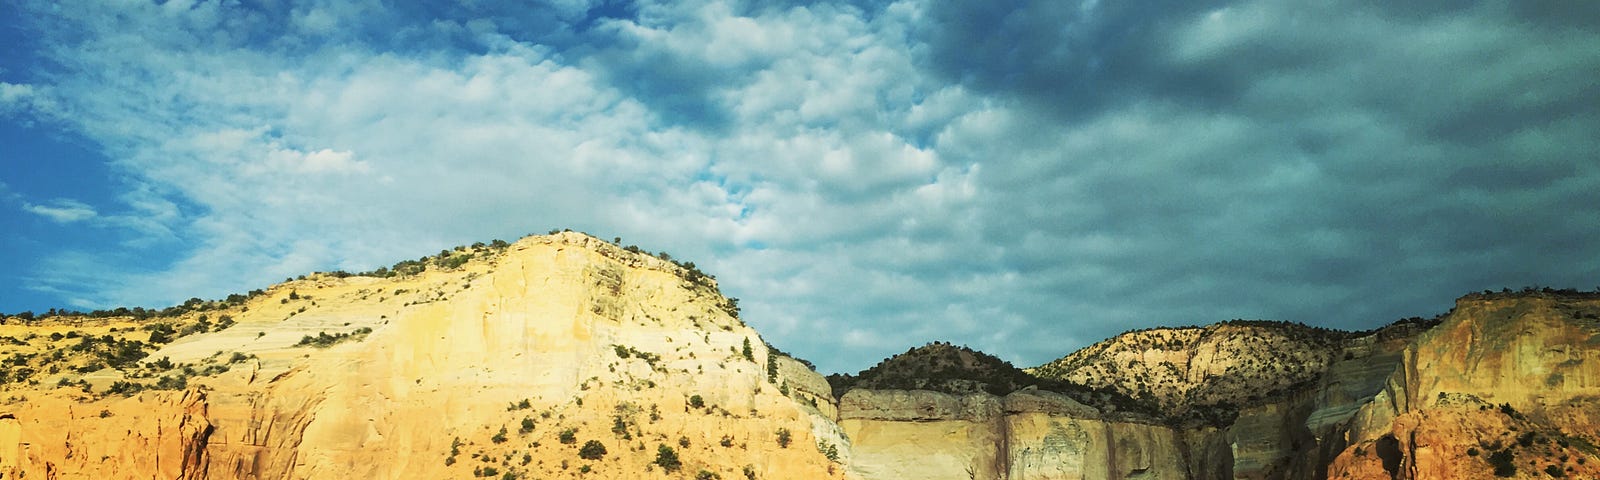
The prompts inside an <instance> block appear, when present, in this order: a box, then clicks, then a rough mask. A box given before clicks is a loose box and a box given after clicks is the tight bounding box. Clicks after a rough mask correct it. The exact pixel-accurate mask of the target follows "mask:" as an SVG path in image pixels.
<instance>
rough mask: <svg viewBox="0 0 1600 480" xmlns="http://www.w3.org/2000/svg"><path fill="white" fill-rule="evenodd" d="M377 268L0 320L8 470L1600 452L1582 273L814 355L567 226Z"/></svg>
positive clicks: (393, 474) (1382, 461)
mask: <svg viewBox="0 0 1600 480" xmlns="http://www.w3.org/2000/svg"><path fill="white" fill-rule="evenodd" d="M394 272H398V273H399V274H398V275H392V276H391V275H380V276H376V277H374V276H348V275H327V274H322V275H311V276H310V277H309V278H304V279H300V280H294V281H290V282H287V283H284V284H281V285H278V286H274V287H272V288H270V289H268V290H266V291H260V292H253V293H252V294H251V295H250V296H248V297H245V296H239V298H237V299H232V298H230V299H229V300H228V301H225V302H221V301H219V302H211V303H207V302H202V301H199V300H198V299H196V300H193V301H191V302H190V303H186V304H185V305H186V308H185V309H176V310H174V309H169V310H171V311H169V312H162V313H160V314H157V315H155V316H153V317H151V316H150V315H148V312H146V314H145V315H144V316H140V315H138V314H134V315H123V314H121V313H115V314H112V315H111V316H109V317H106V316H90V317H72V318H66V319H64V320H63V319H58V320H52V321H51V322H47V323H28V324H17V323H14V322H10V321H7V322H4V323H0V367H3V368H4V370H3V371H4V376H3V377H0V396H4V400H3V401H0V478H7V479H9V478H43V479H120V478H129V479H132V478H139V479H146V478H155V479H283V478H288V479H309V478H373V479H385V478H502V479H503V478H551V477H558V478H725V479H734V478H760V479H782V478H803V479H818V478H853V479H864V480H870V479H905V478H928V479H946V478H948V479H1006V480H1023V479H1101V478H1108V479H1109V478H1117V479H1123V478H1128V479H1207V480H1209V479H1230V478H1232V479H1316V480H1321V479H1327V478H1389V479H1432V478H1500V477H1507V476H1509V477H1520V478H1533V477H1546V476H1549V477H1567V478H1600V448H1597V447H1596V445H1600V294H1575V293H1563V292H1526V293H1522V294H1496V295H1469V296H1467V297H1463V298H1462V299H1461V300H1459V301H1458V302H1457V305H1456V308H1455V309H1454V310H1453V311H1452V313H1451V314H1449V315H1446V316H1443V317H1441V318H1439V319H1437V321H1422V320H1420V319H1415V320H1411V321H1403V322H1400V323H1397V324H1395V325H1393V326H1390V327H1387V328H1384V329H1381V330H1378V331H1374V332H1365V333H1360V334H1356V333H1347V332H1335V331H1328V330H1321V329H1313V328H1309V327H1304V326H1300V325H1294V324H1284V323H1276V322H1239V321H1235V322H1225V323H1223V324H1219V325H1212V326H1208V327H1190V328H1177V329H1155V330H1145V331H1140V332H1130V333H1128V334H1125V335H1123V336H1119V337H1117V338H1113V339H1109V340H1107V341H1105V342H1101V343H1098V344H1096V345H1094V346H1091V347H1089V348H1086V349H1084V350H1082V351H1079V352H1077V353H1073V354H1071V355H1068V356H1067V357H1064V358H1063V359H1061V360H1058V361H1056V362H1051V363H1050V364H1047V365H1044V366H1041V367H1038V368H1035V369H1032V370H1031V374H1030V373H1029V372H1025V371H1023V370H1019V369H1016V368H1015V367H1013V366H1011V365H1010V364H1009V363H1005V362H1004V361H1002V360H1000V359H998V358H995V357H992V356H989V355H986V354H982V353H981V352H976V351H972V350H970V349H967V348H965V347H955V346H953V345H950V344H947V343H942V342H937V343H934V344H930V345H929V346H926V347H921V348H917V349H912V350H911V351H908V352H907V354H905V355H902V356H897V357H896V358H891V359H888V360H886V361H885V362H883V363H880V364H879V365H878V366H877V367H874V368H873V369H869V370H867V371H864V372H862V375H861V376H859V377H856V376H849V375H843V376H838V377H830V378H829V379H826V380H825V379H824V378H823V377H822V376H820V375H818V374H817V373H816V372H814V371H812V370H811V369H810V368H808V366H807V365H806V364H805V363H804V362H803V361H799V360H795V359H792V358H789V357H787V356H785V355H783V354H781V353H780V352H778V351H776V350H775V349H772V348H769V347H768V346H767V344H766V342H764V341H762V339H761V337H760V336H759V334H757V332H755V331H754V330H752V329H750V328H749V327H748V326H746V325H745V324H744V323H743V322H741V321H740V320H739V319H738V318H737V317H736V313H737V306H736V303H734V302H733V301H731V300H729V299H727V298H724V297H723V296H722V295H720V294H719V293H718V292H717V287H716V283H715V281H714V280H712V279H711V278H709V277H708V276H705V275H704V274H702V273H700V272H698V271H696V270H694V269H693V267H692V265H689V264H678V263H674V262H671V261H669V260H665V259H664V257H663V258H658V257H656V256H651V255H648V254H642V253H641V252H639V251H638V250H637V249H625V248H621V247H618V246H617V245H613V244H611V243H609V242H605V241H602V240H599V239H596V238H593V237H589V236H586V235H581V234H575V233H559V234H552V235H548V236H538V237H529V238H526V239H523V240H521V241H518V242H516V243H514V244H500V245H497V246H494V247H481V246H474V247H473V248H472V249H465V248H463V249H458V250H455V251H446V252H441V254H440V255H439V256H437V257H429V258H425V259H424V260H419V261H417V262H410V261H407V262H401V263H400V264H397V265H396V266H395V269H394ZM135 313H137V312H135ZM836 392H837V393H840V394H841V395H840V396H839V397H837V399H836V397H835V393H836Z"/></svg>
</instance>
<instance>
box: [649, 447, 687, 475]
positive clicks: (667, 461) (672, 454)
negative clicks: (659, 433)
mask: <svg viewBox="0 0 1600 480" xmlns="http://www.w3.org/2000/svg"><path fill="white" fill-rule="evenodd" d="M655 464H656V466H658V467H661V469H662V470H665V471H666V472H667V473H672V472H676V471H678V469H679V468H682V467H683V462H682V461H681V460H678V452H677V451H676V450H673V449H672V447H669V446H667V445H666V444H661V445H659V446H657V447H656V461H655Z"/></svg>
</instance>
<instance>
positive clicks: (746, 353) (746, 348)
mask: <svg viewBox="0 0 1600 480" xmlns="http://www.w3.org/2000/svg"><path fill="white" fill-rule="evenodd" d="M740 353H743V354H744V359H745V360H749V361H752V362H754V361H756V357H755V352H753V351H751V350H750V339H749V338H748V337H747V338H745V339H744V350H743V351H741V352H740Z"/></svg>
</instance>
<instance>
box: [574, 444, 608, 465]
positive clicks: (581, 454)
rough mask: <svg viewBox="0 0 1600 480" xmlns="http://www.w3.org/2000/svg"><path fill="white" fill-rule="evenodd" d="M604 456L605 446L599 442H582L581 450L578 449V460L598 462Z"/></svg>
mask: <svg viewBox="0 0 1600 480" xmlns="http://www.w3.org/2000/svg"><path fill="white" fill-rule="evenodd" d="M605 456H606V446H605V445H604V444H602V443H600V441H599V440H590V441H588V442H584V444H583V448H580V449H578V458H582V459H584V460H599V459H601V458H604V457H605Z"/></svg>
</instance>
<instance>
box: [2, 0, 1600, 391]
mask: <svg viewBox="0 0 1600 480" xmlns="http://www.w3.org/2000/svg"><path fill="white" fill-rule="evenodd" d="M1158 3H1161V5H1158V6H1152V5H1149V4H1143V5H1133V4H1126V5H1124V4H1114V3H1110V2H1098V1H1085V2H1055V3H1037V2H1035V3H1029V2H1007V1H1001V2H995V1H953V2H925V1H920V0H905V1H898V2H886V3H871V2H823V3H809V4H805V5H785V4H773V3H762V2H755V3H745V2H739V1H732V0H728V1H722V0H707V1H697V2H664V3H649V2H638V3H628V4H619V3H615V2H558V3H552V4H549V5H547V6H541V7H534V8H514V9H513V8H500V7H494V6H488V5H484V4H479V3H469V4H463V5H458V6H451V7H440V8H434V7H395V8H387V7H384V6H381V5H377V4H375V3H371V2H317V1H307V2H280V3H274V4H270V5H264V6H260V7H241V6H237V5H232V4H226V3H219V2H194V3H184V2H168V3H167V4H164V5H153V4H143V3H133V4H116V5H101V6H95V7H92V8H90V7H75V6H71V5H63V6H60V7H56V6H53V5H45V4H39V5H29V6H26V7H25V12H27V15H24V20H23V21H26V22H32V23H31V24H30V25H32V27H33V28H34V29H36V30H37V33H38V34H39V38H40V40H39V44H40V48H39V50H40V51H39V52H36V53H37V54H38V55H40V56H41V57H44V58H48V59H49V64H48V65H47V66H41V67H40V68H38V69H37V70H38V72H39V73H38V75H37V76H38V78H34V79H30V80H29V81H28V82H27V83H0V108H7V109H8V110H7V111H9V112H12V115H11V116H12V117H16V118H28V119H38V120H43V121H44V123H47V124H51V125H59V126H60V128H63V129H66V130H68V131H70V132H72V133H73V134H74V135H82V136H84V137H86V138H89V139H92V140H93V141H95V142H97V143H98V144H99V145H100V146H101V147H103V149H104V151H105V153H106V155H107V156H108V157H109V161H110V163H111V164H112V166H113V167H114V169H115V171H116V172H117V175H120V176H125V177H126V178H128V179H129V184H130V185H131V186H132V188H130V189H129V191H127V192H121V194H120V195H118V196H117V201H118V202H120V204H119V205H118V208H117V209H116V213H115V214H111V213H107V212H109V210H110V209H108V208H105V207H101V208H99V212H98V215H97V212H96V209H94V208H92V207H89V206H87V205H83V204H75V205H76V206H78V207H83V208H79V209H74V208H71V207H73V206H74V204H69V203H63V202H67V201H66V200H60V201H54V202H47V203H45V204H43V205H44V206H43V207H39V206H38V205H32V204H30V209H31V208H34V207H37V208H44V209H47V211H50V212H54V213H42V212H37V211H36V212H35V213H39V214H41V215H46V216H50V215H56V216H57V217H59V218H57V217H51V218H55V219H56V220H57V221H60V222H64V223H65V224H67V225H73V226H81V227H77V228H88V227H89V226H88V225H86V224H88V223H94V224H95V225H96V226H94V227H93V228H101V229H105V228H109V229H111V231H113V232H117V233H116V234H115V235H111V236H110V238H111V240H108V241H109V242H112V243H109V244H107V246H105V247H103V250H102V251H86V250H84V249H73V250H66V251H62V252H60V253H59V254H58V255H57V256H55V257H52V258H47V259H45V260H42V261H41V262H40V264H38V265H34V266H33V268H35V269H36V270H38V271H41V272H42V271H45V270H47V269H59V268H62V267H67V266H71V265H85V266H94V268H101V269H104V268H106V267H105V266H107V265H119V264H125V260H124V259H125V258H126V257H127V256H128V255H129V252H144V251H162V252H171V256H172V257H173V258H176V260H175V261H172V262H170V264H166V265H160V266H157V267H154V268H125V269H124V274H123V275H116V276H109V277H107V276H102V277H99V279H98V280H95V281H89V280H86V279H85V278H83V277H82V276H72V275H57V276H53V277H48V278H47V277H45V276H42V275H40V276H38V278H40V279H42V281H41V282H38V284H39V285H46V286H48V289H49V291H51V292H56V293H57V296H58V297H59V298H61V299H63V300H62V301H63V302H70V303H72V304H73V305H109V304H120V303H129V304H142V305H156V306H159V305H163V304H168V303H173V302H176V301H179V300H182V299H184V298H188V297H190V296H207V297H218V296H222V295H225V294H227V293H229V292H235V291H242V290H247V289H250V288H258V287H260V286H262V285H263V284H266V283H268V282H271V281H275V280H279V279H281V278H283V277H285V276H292V275H298V274H300V273H304V272H306V271H310V270H328V269H336V268H338V269H347V270H364V269H369V268H373V267H376V266H380V265H385V264H389V263H392V262H394V261H397V260H399V259H404V258H413V257H415V256H416V255H418V254H419V252H422V253H426V252H431V251H436V250H438V249H440V248H444V247H448V246H452V245H457V244H464V243H471V242H473V241H481V240H487V239H491V238H497V237H498V238H507V239H509V238H514V237H516V236H519V235H522V234H526V233H530V232H542V231H544V230H547V229H549V228H564V227H571V228H574V229H582V230H587V231H591V232H593V233H596V234H599V235H603V236H608V237H609V236H621V237H623V239H624V241H625V242H627V243H637V244H640V245H642V246H644V247H646V248H650V249H653V250H666V251H669V252H671V253H672V254H673V255H674V256H676V257H680V258H687V259H690V260H693V261H695V262H696V263H697V264H699V265H701V266H703V267H705V268H706V269H707V270H709V271H711V272H712V273H714V274H716V275H717V276H718V277H719V278H720V279H721V281H722V284H723V286H724V288H725V289H726V290H727V291H728V293H730V294H732V295H735V296H739V297H742V299H743V301H742V302H741V305H743V306H744V307H745V308H744V310H745V312H746V318H747V319H748V320H749V321H750V322H751V323H753V324H755V325H756V326H757V327H758V328H760V329H762V331H763V332H766V333H767V334H769V335H770V336H772V337H773V338H772V340H773V341H774V342H776V343H778V344H779V346H781V347H784V348H785V349H787V350H791V351H794V352H797V353H799V354H801V355H802V356H807V357H810V358H813V359H816V360H818V363H819V364H821V365H822V366H823V367H824V368H825V369H833V370H852V369H856V368H861V367H864V366H867V365H870V364H871V363H872V362H873V361H876V360H877V359H878V358H880V357H882V356H884V355H887V354H891V353H894V352H897V351H900V350H903V349H905V348H906V347H908V346H911V345H915V344H920V343H923V342H926V341H930V340H935V339H942V340H950V341H954V342H957V343H967V344H969V345H971V346H974V347H977V348H980V349H983V350H987V351H990V352H993V353H997V354H1000V355H1002V356H1003V357H1005V358H1008V359H1011V360H1013V361H1015V362H1017V363H1019V364H1024V365H1029V364H1037V363H1041V362H1044V361H1046V360H1049V359H1051V358H1054V357H1056V356H1059V355H1062V354H1064V353H1067V352H1069V351H1071V350H1072V349H1074V348H1077V347H1079V346H1082V345H1084V344H1085V343H1086V342H1090V341H1094V340H1097V339H1099V338H1102V337H1104V336H1107V335H1110V334H1114V333H1116V332H1118V331H1121V330H1125V329H1128V328H1139V327H1147V326H1153V325H1163V324H1165V325H1173V324H1195V323H1208V322H1213V321H1218V320H1224V319H1228V318H1235V317H1240V318H1275V319H1284V320H1295V321H1303V322H1307V323H1313V324H1318V325H1325V326H1333V327H1342V328H1368V327H1372V326H1375V325H1378V324H1380V323H1383V322H1387V321H1391V320H1393V319H1394V318H1396V317H1400V316H1409V315H1428V314H1431V313H1436V312H1438V311H1442V310H1444V309H1446V308H1448V307H1449V301H1450V300H1451V299H1452V298H1453V297H1455V296H1456V295H1459V294H1461V293H1464V292H1465V291H1469V290H1478V289H1484V288H1499V287H1502V286H1510V287H1520V286H1523V285H1530V284H1551V285H1557V286H1571V287H1583V288H1587V287H1588V286H1591V283H1590V282H1595V283H1600V282H1597V281H1596V279H1594V278H1593V275H1594V272H1595V271H1597V270H1600V264H1597V263H1596V262H1600V255H1597V253H1600V252H1596V250H1595V246H1594V245H1596V244H1595V243H1594V242H1592V241H1589V239H1593V238H1597V237H1600V214H1597V213H1596V209H1595V207H1594V206H1595V205H1600V162H1597V161H1595V160H1596V158H1595V154H1594V152H1596V151H1600V148H1597V147H1600V145H1597V144H1596V143H1597V140H1596V139H1595V136H1594V135H1593V132H1595V131H1600V115H1597V113H1596V111H1595V109H1594V107H1592V105H1600V89H1597V88H1596V87H1595V84H1594V81H1593V80H1592V78H1591V77H1593V75H1592V72H1596V71H1600V34H1597V32H1596V28H1597V27H1596V22H1585V21H1581V20H1575V19H1574V18H1573V15H1576V16H1577V17H1579V18H1587V17H1584V15H1590V14H1592V13H1593V12H1588V11H1586V10H1585V11H1579V12H1575V13H1574V14H1573V15H1558V14H1551V12H1547V11H1544V10H1543V9H1541V8H1540V7H1537V6H1533V3H1537V2H1533V3H1528V2H1485V3H1482V4H1478V5H1474V6H1468V7H1463V8H1453V7H1452V8H1437V9H1430V8H1422V6H1420V5H1410V4H1408V5H1410V6H1396V5H1390V4H1387V3H1383V2H1358V1H1340V2H1332V3H1322V4H1316V5H1311V4H1298V3H1284V2H1267V1H1248V0H1246V1H1237V2H1198V3H1197V2H1158ZM1590 16H1591V17H1592V15H1590ZM46 24H48V26H49V27H50V28H44V27H45V25H46ZM0 78H3V77H0ZM8 81H11V80H8ZM24 104H26V105H33V106H32V107H28V109H26V110H24V109H20V108H17V107H15V106H16V105H24ZM38 105H48V106H49V108H39V107H38ZM7 106H10V107H7ZM63 195H66V194H63ZM46 198H48V197H46ZM97 205H98V204H97ZM48 209H54V210H48ZM90 218H94V219H95V221H94V222H85V221H84V220H87V219H90ZM73 220H77V221H76V222H74V221H73ZM46 280H47V281H46ZM41 288H43V287H41ZM69 299H70V300H69Z"/></svg>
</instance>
